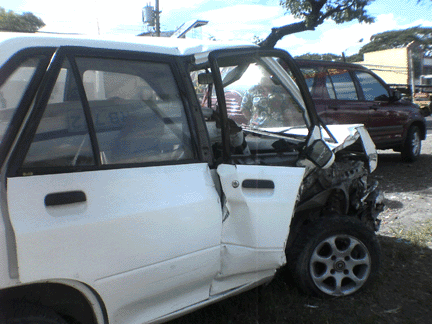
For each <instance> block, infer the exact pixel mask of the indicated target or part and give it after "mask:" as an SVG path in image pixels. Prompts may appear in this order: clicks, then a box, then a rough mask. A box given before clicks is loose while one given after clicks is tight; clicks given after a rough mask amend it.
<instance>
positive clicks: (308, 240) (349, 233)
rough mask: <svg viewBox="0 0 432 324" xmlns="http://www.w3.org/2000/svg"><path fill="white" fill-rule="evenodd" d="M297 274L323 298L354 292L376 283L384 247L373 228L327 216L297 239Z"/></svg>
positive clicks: (306, 288) (301, 282)
mask: <svg viewBox="0 0 432 324" xmlns="http://www.w3.org/2000/svg"><path fill="white" fill-rule="evenodd" d="M296 241H297V242H296V243H295V247H294V248H295V249H296V250H297V251H298V254H297V259H296V260H294V267H292V269H293V270H294V277H295V279H296V282H297V283H298V285H299V286H300V288H301V289H302V290H303V291H304V292H305V293H306V294H310V295H314V296H317V297H321V298H328V297H339V296H346V295H351V294H354V293H356V292H358V291H360V290H361V289H363V288H364V287H365V286H367V285H369V284H370V283H371V282H373V280H374V278H375V277H376V276H377V274H378V271H379V268H380V262H381V248H380V244H379V242H378V239H377V237H376V235H375V233H374V232H373V231H371V230H370V229H369V228H367V227H366V225H364V224H363V223H362V222H360V221H359V220H357V219H355V218H352V217H348V216H345V217H337V216H334V217H325V218H323V219H321V220H319V221H318V222H316V223H315V224H313V225H312V227H311V228H308V229H307V230H303V231H302V233H301V234H300V236H299V237H298V238H297V240H296Z"/></svg>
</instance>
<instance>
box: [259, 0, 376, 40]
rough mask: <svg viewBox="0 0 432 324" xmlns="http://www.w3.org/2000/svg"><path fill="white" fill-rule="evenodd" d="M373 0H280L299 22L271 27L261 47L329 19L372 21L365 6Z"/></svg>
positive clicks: (314, 26) (312, 28)
mask: <svg viewBox="0 0 432 324" xmlns="http://www.w3.org/2000/svg"><path fill="white" fill-rule="evenodd" d="M373 1H374V0H280V5H281V6H282V7H284V8H285V10H286V11H287V13H290V14H291V15H293V16H294V17H295V18H300V19H303V20H302V21H300V22H297V23H293V24H289V25H285V26H282V27H275V28H272V31H271V33H270V34H269V35H268V36H267V38H266V39H265V40H264V41H262V42H261V43H260V45H261V46H263V47H274V46H275V45H276V43H277V42H278V41H279V40H280V39H281V38H283V37H284V36H286V35H289V34H294V33H298V32H302V31H306V30H314V29H315V28H316V27H318V26H319V25H321V24H322V23H324V21H325V20H326V19H331V20H333V21H334V22H336V24H342V23H344V22H348V21H352V20H355V19H357V20H358V21H359V22H365V23H372V22H374V18H373V17H372V16H370V15H369V14H368V13H367V11H366V10H365V7H366V6H367V5H369V4H370V3H372V2H373Z"/></svg>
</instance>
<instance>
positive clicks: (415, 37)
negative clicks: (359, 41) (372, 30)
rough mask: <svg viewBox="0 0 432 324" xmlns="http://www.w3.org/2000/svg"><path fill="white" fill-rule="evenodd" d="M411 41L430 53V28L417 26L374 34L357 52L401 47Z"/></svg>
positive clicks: (431, 48) (431, 33)
mask: <svg viewBox="0 0 432 324" xmlns="http://www.w3.org/2000/svg"><path fill="white" fill-rule="evenodd" d="M413 41H416V42H417V43H418V45H419V47H420V48H421V49H422V50H423V51H424V52H425V54H426V55H428V56H431V55H432V28H426V27H419V26H417V27H413V28H408V29H403V30H390V31H386V32H384V33H379V34H375V35H373V36H372V37H371V41H370V42H369V43H368V44H366V45H365V46H363V47H362V48H361V49H360V51H359V53H360V54H364V53H368V52H374V51H381V50H385V49H391V48H402V47H406V46H407V45H408V44H409V43H411V42H413Z"/></svg>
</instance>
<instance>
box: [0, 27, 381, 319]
mask: <svg viewBox="0 0 432 324" xmlns="http://www.w3.org/2000/svg"><path fill="white" fill-rule="evenodd" d="M281 60H283V61H284V62H285V63H286V64H287V65H288V66H289V67H290V73H291V75H290V74H289V73H287V72H286V71H285V70H284V68H282V67H281V65H280V64H279V62H280V61H281ZM257 68H260V69H262V70H263V71H267V72H266V73H268V77H269V78H271V80H272V82H273V83H274V84H275V85H277V86H278V87H280V88H279V90H278V91H282V92H284V96H285V97H286V98H289V100H290V102H292V103H293V104H294V105H293V107H292V111H291V110H290V111H287V112H288V113H289V115H290V116H294V117H295V118H292V119H291V121H288V120H284V121H283V122H281V124H280V125H276V126H275V125H273V126H272V127H266V128H260V127H250V126H244V127H243V129H242V128H240V127H239V126H237V125H236V124H235V123H233V122H232V120H230V119H229V116H228V114H227V112H226V101H227V100H226V98H225V90H224V88H225V87H227V86H230V87H232V86H233V85H235V84H238V85H239V86H244V83H245V81H244V80H245V78H246V79H247V80H252V79H251V76H252V75H253V72H254V71H256V69H257ZM249 71H250V72H251V73H248V72H249ZM294 80H296V81H294ZM212 91H215V93H216V94H217V103H216V104H213V105H212V104H210V103H207V104H206V103H205V100H204V99H205V98H204V97H206V96H207V98H208V97H209V94H211V93H212ZM200 100H201V101H200ZM207 101H209V100H207ZM0 125H1V128H0V139H1V146H0V164H1V188H0V190H1V201H0V203H1V216H0V240H1V242H0V321H1V320H3V322H4V323H28V321H29V320H30V319H32V323H69V322H73V323H82V324H84V323H85V324H87V323H127V324H131V323H148V322H155V321H157V322H161V321H166V320H169V319H171V318H174V317H177V316H180V315H181V314H184V313H186V312H189V311H191V310H193V309H196V308H199V307H202V306H204V305H207V304H209V303H212V302H215V301H217V300H220V299H223V298H226V297H229V296H231V295H233V294H237V293H239V292H241V291H244V290H247V289H251V288H253V287H255V286H257V285H259V284H262V283H264V282H267V281H269V280H271V278H272V277H273V276H274V274H275V272H276V270H277V269H279V268H280V267H282V266H283V265H284V264H285V263H287V259H286V256H288V258H289V264H290V266H291V268H292V273H293V275H294V276H295V277H297V278H298V282H299V284H300V286H301V288H302V289H304V290H305V292H309V293H313V294H315V295H319V296H323V297H325V296H341V295H349V294H351V293H354V292H356V291H358V290H359V289H360V288H363V287H364V286H365V285H366V284H368V283H369V282H370V281H371V279H373V276H374V275H375V274H376V272H377V270H378V266H379V262H380V254H379V253H380V251H379V250H380V248H379V244H378V242H377V239H376V237H375V231H376V230H378V225H379V220H378V219H377V215H378V213H379V211H380V209H381V208H382V196H381V195H380V193H379V191H378V190H377V188H376V185H377V184H376V182H374V181H372V180H371V179H370V173H371V172H373V170H374V169H375V167H376V158H377V156H376V151H375V148H374V146H373V143H372V142H371V139H370V137H369V136H368V133H367V132H366V131H365V129H364V128H363V127H362V126H361V125H348V126H346V125H337V126H334V128H332V129H328V128H326V127H325V126H324V125H321V124H320V122H319V119H318V117H317V114H316V112H315V110H314V106H313V102H312V100H311V98H310V95H309V93H308V90H307V87H306V84H305V82H304V79H303V77H302V76H301V73H300V72H299V70H298V68H297V67H296V65H295V63H294V61H293V60H292V58H291V57H290V56H289V54H287V53H286V52H284V51H281V50H264V49H261V48H259V47H256V46H254V45H245V44H243V45H242V44H234V45H233V44H231V45H230V44H219V43H216V42H209V43H207V44H203V43H196V42H191V41H188V40H171V39H155V38H144V37H132V38H124V37H123V38H122V39H114V38H112V39H102V38H97V39H89V38H85V37H78V36H73V37H72V36H71V37H69V36H55V35H34V34H17V33H14V34H9V33H0ZM354 142H360V143H362V144H363V147H364V153H362V154H359V153H356V152H350V150H349V147H350V145H351V144H353V143H354ZM3 322H2V323H3Z"/></svg>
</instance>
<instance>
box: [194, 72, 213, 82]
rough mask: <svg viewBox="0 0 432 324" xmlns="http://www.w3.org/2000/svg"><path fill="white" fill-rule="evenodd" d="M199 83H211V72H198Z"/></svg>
mask: <svg viewBox="0 0 432 324" xmlns="http://www.w3.org/2000/svg"><path fill="white" fill-rule="evenodd" d="M198 83H199V84H213V76H212V75H211V73H200V74H198Z"/></svg>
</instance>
